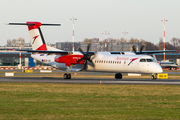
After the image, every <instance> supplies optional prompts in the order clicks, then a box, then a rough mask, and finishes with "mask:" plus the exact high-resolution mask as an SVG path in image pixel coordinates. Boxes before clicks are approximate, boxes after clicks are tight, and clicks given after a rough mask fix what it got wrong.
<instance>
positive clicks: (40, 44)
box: [27, 22, 47, 50]
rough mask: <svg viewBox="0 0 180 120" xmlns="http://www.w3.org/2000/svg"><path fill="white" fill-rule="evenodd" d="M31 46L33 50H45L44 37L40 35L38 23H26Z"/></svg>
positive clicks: (39, 24)
mask: <svg viewBox="0 0 180 120" xmlns="http://www.w3.org/2000/svg"><path fill="white" fill-rule="evenodd" d="M27 25H28V29H29V34H30V39H31V45H32V49H33V50H47V47H46V43H45V41H44V37H43V35H42V32H41V29H40V26H41V23H40V22H27Z"/></svg>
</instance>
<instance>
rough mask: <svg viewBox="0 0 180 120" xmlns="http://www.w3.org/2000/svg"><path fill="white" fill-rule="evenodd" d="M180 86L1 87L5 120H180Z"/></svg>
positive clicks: (0, 110)
mask: <svg viewBox="0 0 180 120" xmlns="http://www.w3.org/2000/svg"><path fill="white" fill-rule="evenodd" d="M179 113H180V86H178V85H113V84H110V85H107V84H55V83H0V118H1V119H68V120H70V119H73V120H81V119H86V120H88V119H89V120H92V119H106V120H109V119H112V120H117V119H180V115H179Z"/></svg>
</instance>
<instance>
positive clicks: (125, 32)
mask: <svg viewBox="0 0 180 120" xmlns="http://www.w3.org/2000/svg"><path fill="white" fill-rule="evenodd" d="M122 33H123V34H124V43H126V34H128V32H127V31H124V32H122Z"/></svg>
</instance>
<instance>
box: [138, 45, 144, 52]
mask: <svg viewBox="0 0 180 120" xmlns="http://www.w3.org/2000/svg"><path fill="white" fill-rule="evenodd" d="M144 46H145V45H144V44H142V45H141V48H140V52H139V54H141V52H142V50H143V48H144Z"/></svg>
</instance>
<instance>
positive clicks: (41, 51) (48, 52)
mask: <svg viewBox="0 0 180 120" xmlns="http://www.w3.org/2000/svg"><path fill="white" fill-rule="evenodd" d="M10 50H11V51H12V50H13V51H25V52H30V53H44V54H59V55H71V54H73V52H72V51H46V50H24V49H10ZM84 53H86V52H84ZM89 54H92V55H93V54H95V52H89Z"/></svg>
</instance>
